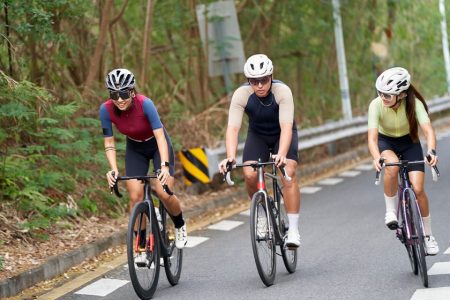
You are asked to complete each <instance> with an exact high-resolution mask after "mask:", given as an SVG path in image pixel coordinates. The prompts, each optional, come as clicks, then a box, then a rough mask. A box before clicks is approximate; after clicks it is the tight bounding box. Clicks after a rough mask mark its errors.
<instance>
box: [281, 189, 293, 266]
mask: <svg viewBox="0 0 450 300" xmlns="http://www.w3.org/2000/svg"><path fill="white" fill-rule="evenodd" d="M277 194H278V199H280V202H279V203H280V207H279V212H280V213H279V217H278V224H279V225H278V226H277V227H278V230H279V232H280V236H281V238H282V240H281V243H280V251H281V257H282V258H283V262H284V266H285V267H286V270H287V271H288V272H289V273H291V274H292V273H294V272H295V270H296V268H297V248H295V249H288V248H287V247H286V246H285V245H284V241H285V238H286V234H287V231H288V229H289V221H288V217H287V213H286V209H285V208H284V201H283V197H282V195H281V193H280V192H278V191H277Z"/></svg>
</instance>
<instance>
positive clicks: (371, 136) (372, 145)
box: [367, 128, 381, 171]
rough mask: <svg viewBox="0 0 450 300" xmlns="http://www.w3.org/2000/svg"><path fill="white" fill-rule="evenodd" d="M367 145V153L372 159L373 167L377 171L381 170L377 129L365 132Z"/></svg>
mask: <svg viewBox="0 0 450 300" xmlns="http://www.w3.org/2000/svg"><path fill="white" fill-rule="evenodd" d="M367 145H368V147H369V152H370V154H371V155H372V157H373V166H374V168H375V169H376V170H377V171H380V170H381V165H380V163H379V160H380V157H381V154H380V149H379V148H378V129H377V128H369V130H368V132H367Z"/></svg>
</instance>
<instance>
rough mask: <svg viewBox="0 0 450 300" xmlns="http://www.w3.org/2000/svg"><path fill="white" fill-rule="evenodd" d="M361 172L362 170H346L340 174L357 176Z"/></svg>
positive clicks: (342, 175)
mask: <svg viewBox="0 0 450 300" xmlns="http://www.w3.org/2000/svg"><path fill="white" fill-rule="evenodd" d="M359 174H361V171H345V172H342V173H340V174H339V176H341V177H355V176H358V175H359Z"/></svg>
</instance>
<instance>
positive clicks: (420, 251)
mask: <svg viewBox="0 0 450 300" xmlns="http://www.w3.org/2000/svg"><path fill="white" fill-rule="evenodd" d="M407 195H408V198H409V206H410V210H411V223H412V224H411V225H412V226H411V227H412V234H413V236H414V239H415V242H416V243H415V245H414V249H415V253H416V257H417V265H418V269H419V273H420V277H421V278H422V283H423V286H424V287H428V271H427V261H426V259H425V256H426V252H425V236H424V231H423V223H422V217H421V216H420V212H419V206H418V203H417V199H416V195H415V194H414V193H413V192H412V191H411V190H408V194H407Z"/></svg>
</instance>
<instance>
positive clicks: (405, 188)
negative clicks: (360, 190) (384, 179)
mask: <svg viewBox="0 0 450 300" xmlns="http://www.w3.org/2000/svg"><path fill="white" fill-rule="evenodd" d="M427 159H428V160H430V159H431V157H429V156H428V157H427ZM424 163H425V162H424V161H423V160H419V161H407V160H400V161H399V162H393V163H385V162H384V159H380V164H381V165H382V166H383V167H390V166H396V167H399V168H400V170H399V172H398V177H399V179H398V199H399V201H398V209H397V219H398V221H399V222H398V227H397V229H396V236H397V238H398V239H399V240H400V242H402V243H403V244H404V245H405V247H406V251H407V253H408V258H409V261H410V263H411V268H412V271H413V273H414V274H415V275H417V274H418V273H420V277H421V279H422V283H423V285H424V287H428V272H427V262H426V260H425V256H426V255H427V254H426V251H425V231H424V229H423V222H422V215H421V214H420V209H419V204H418V202H417V198H416V194H415V193H414V190H413V188H412V185H411V181H410V180H409V177H408V166H410V165H417V164H424ZM432 174H433V180H434V181H437V178H438V177H439V176H440V175H439V170H438V169H437V167H436V166H434V167H433V169H432ZM379 182H380V172H377V173H376V176H375V184H376V185H378V184H379ZM394 229H395V228H394Z"/></svg>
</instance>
